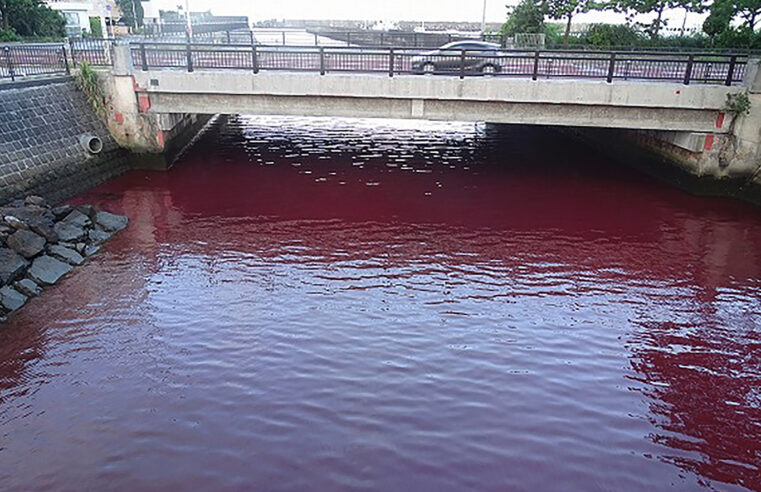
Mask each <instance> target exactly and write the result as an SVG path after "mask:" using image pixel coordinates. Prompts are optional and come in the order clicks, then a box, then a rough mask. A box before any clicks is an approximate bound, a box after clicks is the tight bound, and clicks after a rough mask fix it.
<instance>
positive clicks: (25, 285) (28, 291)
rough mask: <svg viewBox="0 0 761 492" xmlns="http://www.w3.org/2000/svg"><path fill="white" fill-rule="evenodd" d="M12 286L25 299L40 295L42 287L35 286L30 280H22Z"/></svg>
mask: <svg viewBox="0 0 761 492" xmlns="http://www.w3.org/2000/svg"><path fill="white" fill-rule="evenodd" d="M13 286H14V287H15V288H16V290H17V291H19V292H21V293H22V294H24V295H25V296H27V297H37V296H38V295H40V294H42V287H40V286H39V285H37V283H36V282H35V281H34V280H32V279H30V278H22V279H21V280H19V281H18V282H16V283H15V284H13Z"/></svg>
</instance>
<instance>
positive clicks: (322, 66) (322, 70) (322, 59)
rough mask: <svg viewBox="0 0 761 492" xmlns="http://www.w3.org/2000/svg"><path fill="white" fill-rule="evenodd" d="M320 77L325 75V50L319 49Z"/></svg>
mask: <svg viewBox="0 0 761 492" xmlns="http://www.w3.org/2000/svg"><path fill="white" fill-rule="evenodd" d="M320 75H325V48H323V47H322V46H321V47H320Z"/></svg>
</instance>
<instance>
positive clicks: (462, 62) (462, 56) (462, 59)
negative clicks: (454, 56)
mask: <svg viewBox="0 0 761 492" xmlns="http://www.w3.org/2000/svg"><path fill="white" fill-rule="evenodd" d="M460 78H461V79H464V78H465V50H460Z"/></svg>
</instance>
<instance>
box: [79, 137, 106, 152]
mask: <svg viewBox="0 0 761 492" xmlns="http://www.w3.org/2000/svg"><path fill="white" fill-rule="evenodd" d="M79 143H80V145H82V148H83V149H85V151H86V152H88V153H90V154H93V155H94V154H100V151H101V150H103V140H101V139H100V137H98V136H97V135H93V134H92V133H85V134H84V135H82V136H81V137H79Z"/></svg>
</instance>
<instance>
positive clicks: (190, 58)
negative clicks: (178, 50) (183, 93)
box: [185, 35, 193, 72]
mask: <svg viewBox="0 0 761 492" xmlns="http://www.w3.org/2000/svg"><path fill="white" fill-rule="evenodd" d="M185 55H186V56H187V59H188V72H192V71H193V51H192V50H191V48H190V35H188V43H187V44H186V45H185Z"/></svg>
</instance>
